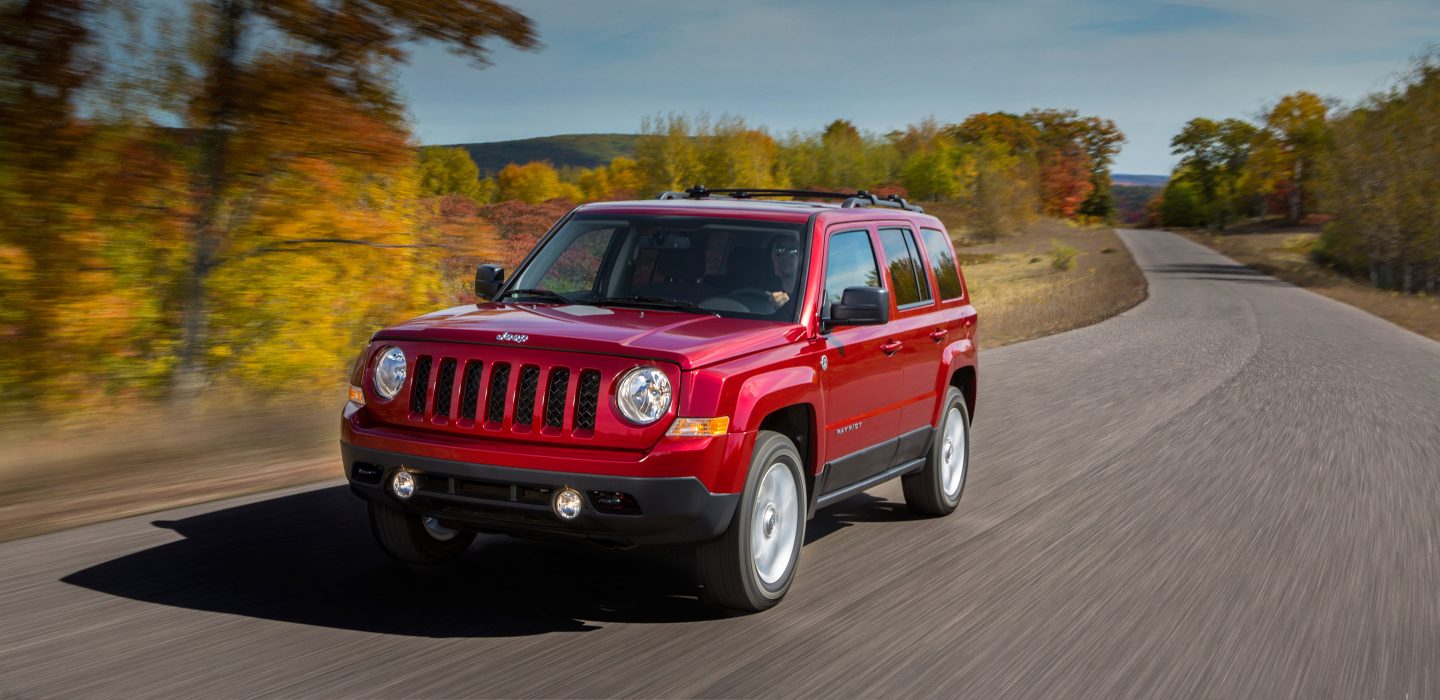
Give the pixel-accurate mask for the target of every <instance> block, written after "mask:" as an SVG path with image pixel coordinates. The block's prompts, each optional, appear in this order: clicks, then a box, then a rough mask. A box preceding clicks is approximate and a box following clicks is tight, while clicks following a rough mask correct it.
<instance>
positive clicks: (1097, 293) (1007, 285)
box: [957, 220, 1146, 348]
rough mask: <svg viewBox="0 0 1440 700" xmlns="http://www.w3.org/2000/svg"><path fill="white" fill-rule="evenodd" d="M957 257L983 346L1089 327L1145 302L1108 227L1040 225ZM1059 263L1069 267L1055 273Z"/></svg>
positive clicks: (1138, 277)
mask: <svg viewBox="0 0 1440 700" xmlns="http://www.w3.org/2000/svg"><path fill="white" fill-rule="evenodd" d="M1071 249H1073V251H1074V252H1073V254H1072V253H1071ZM957 252H958V253H959V254H960V263H961V265H963V266H964V270H965V281H966V282H967V283H969V285H970V294H971V298H972V299H973V300H974V304H975V308H976V309H977V310H978V311H979V312H980V347H982V348H990V347H996V346H1000V345H1008V344H1010V343H1016V342H1019V341H1022V340H1028V339H1030V338H1038V337H1040V336H1045V335H1051V334H1054V333H1060V332H1062V331H1067V330H1070V329H1072V328H1079V327H1081V326H1088V325H1090V324H1092V323H1097V322H1099V321H1103V320H1105V319H1107V318H1110V317H1111V316H1114V315H1115V314H1118V313H1120V312H1121V311H1124V310H1126V309H1128V308H1130V307H1132V306H1134V305H1136V304H1138V303H1140V302H1141V301H1142V300H1144V299H1145V294H1146V287H1145V276H1144V275H1143V274H1142V273H1141V272H1140V268H1139V267H1137V266H1136V265H1135V261H1134V259H1132V258H1131V257H1130V253H1129V252H1128V251H1127V250H1126V249H1125V246H1124V245H1123V244H1121V243H1120V239H1119V237H1118V236H1116V235H1115V232H1114V231H1112V230H1110V229H1097V228H1077V227H1072V226H1069V225H1066V224H1064V223H1061V222H1056V221H1048V220H1042V221H1038V222H1036V223H1034V224H1032V225H1030V226H1029V227H1028V228H1026V230H1024V231H1022V232H1021V233H1020V234H1019V235H1016V236H1013V237H1010V238H1005V239H1002V240H1000V241H997V242H995V243H985V244H981V245H969V246H964V247H961V248H958V249H957ZM1057 255H1059V256H1060V257H1057ZM1061 258H1068V259H1069V262H1068V263H1067V264H1069V265H1070V268H1069V269H1059V268H1060V267H1063V265H1062V264H1060V263H1059V262H1058V261H1059V260H1060V259H1061Z"/></svg>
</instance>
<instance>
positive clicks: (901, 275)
mask: <svg viewBox="0 0 1440 700" xmlns="http://www.w3.org/2000/svg"><path fill="white" fill-rule="evenodd" d="M880 246H881V247H882V248H884V249H885V260H886V261H887V262H889V264H890V282H891V283H892V284H894V285H895V306H897V307H904V306H909V305H911V304H919V303H921V302H925V301H930V279H929V278H928V277H926V276H925V272H924V268H923V267H921V266H920V261H919V259H918V257H919V256H918V254H917V252H916V250H917V249H916V245H915V234H913V233H910V230H909V229H902V228H882V229H880Z"/></svg>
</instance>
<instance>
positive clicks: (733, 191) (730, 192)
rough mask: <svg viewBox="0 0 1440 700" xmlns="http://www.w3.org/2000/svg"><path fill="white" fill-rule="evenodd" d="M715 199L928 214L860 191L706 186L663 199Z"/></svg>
mask: <svg viewBox="0 0 1440 700" xmlns="http://www.w3.org/2000/svg"><path fill="white" fill-rule="evenodd" d="M711 195H722V196H725V197H729V198H730V199H753V198H756V197H808V198H813V199H840V200H844V201H842V202H841V203H840V206H841V207H842V208H845V209H850V208H853V207H889V208H892V209H904V210H905V211H913V212H916V213H921V214H923V213H925V210H924V209H922V208H920V207H919V206H918V205H915V204H911V203H909V202H907V201H905V198H904V197H900V196H898V195H893V194H892V195H887V196H885V197H883V198H882V197H877V196H875V195H874V194H871V193H869V192H866V191H865V190H860V191H859V192H854V193H849V192H824V191H820V190H788V189H771V188H753V187H747V188H741V187H729V188H720V189H713V190H712V189H709V188H707V187H705V186H704V185H696V186H694V187H691V188H690V189H688V190H685V191H684V192H665V193H663V194H661V195H660V197H659V198H660V199H708V198H710V196H711Z"/></svg>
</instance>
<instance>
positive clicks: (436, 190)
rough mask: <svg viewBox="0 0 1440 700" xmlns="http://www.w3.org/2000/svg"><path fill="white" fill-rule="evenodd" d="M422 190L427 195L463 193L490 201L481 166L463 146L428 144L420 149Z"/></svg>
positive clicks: (482, 200)
mask: <svg viewBox="0 0 1440 700" xmlns="http://www.w3.org/2000/svg"><path fill="white" fill-rule="evenodd" d="M420 193H421V194H422V195H423V196H426V197H443V196H445V195H447V194H455V195H460V196H461V197H465V198H466V199H470V200H473V201H474V202H476V203H477V204H485V203H488V201H489V200H488V198H487V197H486V193H485V188H484V187H483V186H482V185H481V180H480V169H479V168H477V167H475V161H473V160H471V159H470V154H469V153H467V152H466V151H465V149H463V148H459V147H452V148H445V147H441V146H427V147H425V148H421V149H420Z"/></svg>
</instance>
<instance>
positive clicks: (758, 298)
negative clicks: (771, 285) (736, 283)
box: [725, 287, 775, 315]
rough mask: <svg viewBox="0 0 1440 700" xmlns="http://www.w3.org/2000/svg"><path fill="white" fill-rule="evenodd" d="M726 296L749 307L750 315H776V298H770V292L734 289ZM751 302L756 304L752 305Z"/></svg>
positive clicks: (753, 288)
mask: <svg viewBox="0 0 1440 700" xmlns="http://www.w3.org/2000/svg"><path fill="white" fill-rule="evenodd" d="M725 296H727V297H730V298H732V299H735V300H736V301H738V302H740V303H742V304H744V305H745V306H747V307H749V308H750V313H753V314H767V315H768V314H773V313H775V302H774V297H771V296H770V292H767V291H765V290H763V289H760V288H758V287H740V288H738V289H732V290H730V291H729V292H726V293H725ZM750 300H754V301H755V302H756V303H751V302H750Z"/></svg>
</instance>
